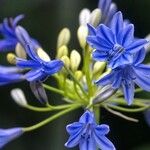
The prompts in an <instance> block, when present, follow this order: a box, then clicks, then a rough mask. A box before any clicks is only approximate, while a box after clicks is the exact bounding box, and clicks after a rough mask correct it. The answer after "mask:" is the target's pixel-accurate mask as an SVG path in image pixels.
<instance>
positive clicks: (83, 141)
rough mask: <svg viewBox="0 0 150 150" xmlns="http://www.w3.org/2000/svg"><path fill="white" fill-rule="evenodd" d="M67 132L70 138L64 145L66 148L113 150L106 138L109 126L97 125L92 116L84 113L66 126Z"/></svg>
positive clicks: (90, 113) (89, 113) (88, 112)
mask: <svg viewBox="0 0 150 150" xmlns="http://www.w3.org/2000/svg"><path fill="white" fill-rule="evenodd" d="M66 129H67V132H68V133H69V134H70V138H69V139H68V141H67V142H66V143H65V146H66V147H68V148H72V147H75V146H77V145H78V144H79V148H80V150H96V148H97V147H98V148H100V149H102V150H115V147H114V145H113V144H112V142H111V141H110V140H108V139H107V138H106V136H105V135H106V134H108V132H109V126H108V125H105V124H102V125H97V124H96V122H95V118H94V114H93V113H92V112H90V111H86V112H85V113H84V114H83V115H82V116H81V117H80V119H79V122H74V123H72V124H70V125H68V126H67V128H66Z"/></svg>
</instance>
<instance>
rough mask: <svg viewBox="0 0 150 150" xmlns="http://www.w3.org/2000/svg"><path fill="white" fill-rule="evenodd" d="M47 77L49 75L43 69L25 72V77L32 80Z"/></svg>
mask: <svg viewBox="0 0 150 150" xmlns="http://www.w3.org/2000/svg"><path fill="white" fill-rule="evenodd" d="M46 77H47V75H46V74H45V73H44V72H43V71H42V70H41V69H37V70H31V71H29V72H28V73H26V74H25V78H26V79H27V80H28V81H30V82H31V81H38V80H43V79H44V78H46Z"/></svg>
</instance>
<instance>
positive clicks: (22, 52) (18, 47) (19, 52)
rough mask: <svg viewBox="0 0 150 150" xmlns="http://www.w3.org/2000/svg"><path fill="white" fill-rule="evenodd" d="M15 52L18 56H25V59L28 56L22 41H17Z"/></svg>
mask: <svg viewBox="0 0 150 150" xmlns="http://www.w3.org/2000/svg"><path fill="white" fill-rule="evenodd" d="M15 53H16V55H17V57H19V58H23V59H26V58H27V54H26V52H25V49H24V48H23V47H22V45H21V44H20V43H17V45H16V48H15Z"/></svg>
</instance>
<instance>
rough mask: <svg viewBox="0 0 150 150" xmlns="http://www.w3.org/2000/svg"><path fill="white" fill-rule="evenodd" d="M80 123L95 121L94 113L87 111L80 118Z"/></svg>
mask: <svg viewBox="0 0 150 150" xmlns="http://www.w3.org/2000/svg"><path fill="white" fill-rule="evenodd" d="M79 122H80V123H85V124H87V123H95V119H94V114H93V113H92V112H90V111H88V110H87V111H86V112H85V113H84V114H83V115H82V116H81V117H80V119H79Z"/></svg>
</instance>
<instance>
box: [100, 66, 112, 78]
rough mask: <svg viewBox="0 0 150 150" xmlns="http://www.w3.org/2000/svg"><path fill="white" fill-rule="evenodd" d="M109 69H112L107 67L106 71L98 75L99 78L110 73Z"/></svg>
mask: <svg viewBox="0 0 150 150" xmlns="http://www.w3.org/2000/svg"><path fill="white" fill-rule="evenodd" d="M111 70H112V69H111V68H108V69H107V70H106V72H104V73H103V74H102V75H101V76H100V78H103V77H104V76H106V75H108V74H110V73H111Z"/></svg>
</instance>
